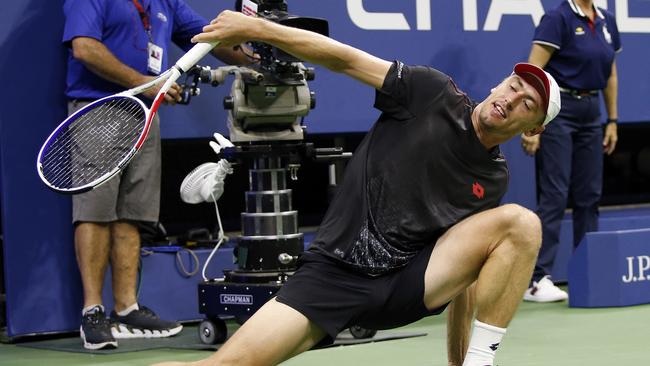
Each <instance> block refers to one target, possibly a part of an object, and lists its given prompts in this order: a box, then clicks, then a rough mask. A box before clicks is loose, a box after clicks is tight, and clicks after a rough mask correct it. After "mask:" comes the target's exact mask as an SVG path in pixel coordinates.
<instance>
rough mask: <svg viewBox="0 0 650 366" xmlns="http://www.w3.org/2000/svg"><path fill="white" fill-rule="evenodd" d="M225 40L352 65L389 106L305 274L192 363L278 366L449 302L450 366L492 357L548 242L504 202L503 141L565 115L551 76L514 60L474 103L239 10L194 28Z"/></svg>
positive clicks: (416, 69) (421, 77)
mask: <svg viewBox="0 0 650 366" xmlns="http://www.w3.org/2000/svg"><path fill="white" fill-rule="evenodd" d="M217 40H218V41H221V42H222V46H232V45H234V44H239V43H242V42H245V41H248V40H257V41H262V42H265V43H268V44H271V45H273V46H276V47H278V48H280V49H282V50H284V51H287V52H288V53H290V54H293V55H294V56H297V57H298V58H300V59H302V60H305V61H307V62H310V63H314V64H318V65H322V66H325V67H326V68H328V69H330V70H332V71H335V72H340V73H343V74H346V75H348V76H350V77H352V78H354V79H357V80H359V81H360V82H362V83H365V84H367V85H369V86H371V87H373V88H375V89H376V99H375V108H377V109H379V110H380V111H381V112H382V113H381V115H380V117H379V119H378V120H377V122H376V123H375V124H374V126H373V127H372V128H371V130H370V131H369V132H368V134H367V135H366V137H365V139H364V140H363V142H362V143H361V144H360V146H359V148H358V149H357V151H356V153H355V154H354V157H353V158H352V160H351V161H350V163H349V165H348V167H347V170H346V176H345V178H344V180H343V182H342V184H341V186H340V188H339V191H338V193H337V196H336V198H335V199H334V201H333V202H332V204H331V206H330V208H329V210H328V212H327V214H326V216H325V218H324V220H323V222H322V224H321V226H320V228H319V231H318V233H317V235H316V237H315V239H314V241H313V242H312V244H311V246H310V248H309V249H308V250H307V251H306V252H305V253H303V254H302V255H301V257H300V259H299V268H298V270H297V271H296V273H295V275H293V276H292V277H291V278H290V279H289V281H288V282H287V283H286V284H285V285H284V286H283V287H282V288H281V289H280V291H279V292H278V294H277V297H275V298H274V299H271V300H270V301H269V302H268V303H267V304H265V305H264V306H263V307H262V308H261V309H260V310H259V311H258V312H257V313H255V314H254V315H253V317H251V318H250V319H249V320H248V321H247V322H246V323H245V324H244V325H243V326H242V327H241V328H240V329H239V330H238V331H237V332H236V333H235V334H234V335H233V336H232V337H231V338H230V339H229V340H228V341H227V342H226V343H225V345H224V346H223V347H221V348H220V349H219V350H218V351H217V352H216V353H215V354H213V355H212V356H211V357H209V358H208V359H205V360H202V361H198V362H195V363H192V364H193V365H221V366H223V365H238V366H242V365H275V364H277V363H280V362H282V361H284V360H286V359H288V358H290V357H292V356H295V355H297V354H299V353H301V352H304V351H306V350H309V349H310V348H312V347H314V346H316V345H318V344H319V343H320V344H322V343H327V342H332V340H333V339H334V338H335V337H336V335H337V334H338V333H339V332H340V331H342V330H343V329H345V328H347V327H350V326H352V325H360V326H362V327H365V328H369V329H388V328H393V327H399V326H402V325H405V324H409V323H411V322H414V321H416V320H418V319H421V318H422V317H426V316H430V315H437V314H440V313H441V312H442V311H443V310H444V309H445V308H446V307H449V308H450V309H449V317H448V319H449V320H448V327H449V331H448V350H449V354H448V358H449V365H465V366H486V365H493V363H494V356H495V351H496V350H497V348H498V347H499V344H500V343H501V340H502V337H503V336H504V334H505V333H506V327H507V326H508V323H509V322H510V320H511V319H512V317H513V315H514V314H515V310H516V309H517V306H518V305H519V303H520V302H521V299H522V296H523V293H524V291H525V290H526V288H527V287H528V282H529V279H530V276H531V273H532V269H533V266H534V264H535V259H536V256H537V252H538V250H539V247H540V242H541V231H540V222H539V219H538V218H537V216H536V215H535V214H534V213H532V212H531V211H529V210H527V209H525V208H523V207H520V206H517V205H513V204H509V205H503V206H499V202H500V200H501V198H502V197H503V195H504V193H505V191H506V187H507V183H508V168H507V165H506V161H505V159H504V157H503V155H502V154H501V152H500V150H499V144H501V143H503V142H505V141H507V140H509V139H510V138H512V137H514V136H518V135H519V134H521V133H524V134H526V135H535V134H539V133H541V132H542V131H543V130H544V126H545V124H546V123H548V121H550V120H551V119H553V117H555V116H556V115H557V113H558V112H559V109H560V99H559V98H560V97H559V89H558V86H557V84H556V83H555V81H554V80H553V78H552V77H551V76H550V75H549V74H547V73H546V72H544V71H543V70H541V69H540V68H538V67H536V66H534V65H531V64H517V65H515V67H514V71H513V73H512V74H511V75H509V76H508V77H506V78H505V79H504V80H503V81H502V82H501V83H500V84H499V85H497V86H496V87H495V88H494V89H492V92H491V94H490V95H489V96H488V97H487V98H486V99H485V100H483V101H482V102H480V103H478V104H477V103H475V102H473V101H471V100H470V99H469V98H468V96H467V95H466V94H464V93H463V92H462V91H460V89H459V88H458V87H457V86H456V85H455V84H454V82H453V81H452V80H451V79H450V77H449V76H447V75H445V74H443V73H442V72H440V71H437V70H435V69H432V68H429V67H422V66H407V65H405V64H403V63H402V62H400V61H394V62H389V61H386V60H382V59H380V58H377V57H374V56H372V55H370V54H368V53H365V52H363V51H361V50H358V49H355V48H353V47H351V46H348V45H345V44H342V43H339V42H337V41H334V40H332V39H330V38H327V37H324V36H321V35H318V34H315V33H312V32H308V31H305V30H300V29H295V28H287V27H284V26H281V25H278V24H276V23H272V22H269V21H266V20H263V19H260V18H253V17H248V16H245V15H242V14H241V13H237V12H231V11H225V12H223V13H221V14H220V15H219V16H218V17H217V18H216V19H214V20H213V21H212V22H211V24H210V25H208V26H206V27H205V28H204V32H203V33H202V34H200V35H197V36H195V37H194V38H193V41H194V42H205V41H217ZM475 311H476V319H475V320H474V322H473V330H472V331H471V337H470V330H471V329H470V328H472V327H471V324H472V322H471V319H473V316H474V313H475ZM468 339H470V340H469V342H468ZM164 365H179V364H176V363H167V364H164Z"/></svg>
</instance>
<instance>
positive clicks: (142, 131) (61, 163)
mask: <svg viewBox="0 0 650 366" xmlns="http://www.w3.org/2000/svg"><path fill="white" fill-rule="evenodd" d="M217 44H218V42H214V43H198V44H197V45H195V46H194V47H192V49H191V50H189V51H188V52H187V53H186V54H185V55H183V57H181V58H180V59H179V60H178V62H176V64H175V65H174V66H172V67H171V68H170V69H168V70H167V71H165V72H163V73H162V74H160V76H158V77H157V78H156V79H154V80H152V81H150V82H148V83H145V84H142V85H140V86H137V87H135V88H133V89H129V90H127V91H124V92H121V93H118V94H114V95H111V96H108V97H104V98H101V99H98V100H96V101H94V102H92V103H90V104H88V105H87V106H85V107H83V108H81V109H80V110H78V111H77V112H75V113H74V114H72V115H70V116H69V117H68V118H66V119H65V120H64V121H63V122H61V124H60V125H59V126H58V127H57V128H56V129H55V130H54V131H53V132H52V133H51V134H50V136H49V137H48V138H47V140H45V142H44V143H43V146H42V147H41V150H40V151H39V153H38V159H37V162H36V170H37V171H38V175H39V176H40V177H41V180H42V181H43V182H44V183H45V184H46V185H47V186H48V187H49V188H51V189H53V190H55V191H57V192H61V193H68V194H77V193H83V192H87V191H89V190H91V189H93V188H96V187H98V186H99V185H101V184H102V183H104V182H106V181H108V180H109V179H111V178H112V177H113V176H115V175H116V174H117V173H119V172H120V171H121V170H122V169H124V168H125V167H126V166H127V164H128V163H129V161H131V159H132V158H133V157H134V156H135V154H136V153H137V152H138V151H139V150H140V148H141V147H142V144H143V143H144V141H145V139H146V138H147V135H148V134H149V128H150V127H151V121H152V120H153V117H154V116H155V114H156V112H157V111H158V107H160V104H161V103H162V101H163V100H164V99H165V93H167V91H168V90H169V88H170V87H171V86H172V85H173V84H174V82H175V81H176V80H177V79H178V78H179V76H181V75H182V74H183V73H184V72H186V71H187V70H189V69H190V68H191V67H192V66H194V65H195V64H196V63H197V62H198V61H199V60H200V59H201V58H202V57H203V56H205V55H206V54H207V53H208V52H210V50H212V49H213V48H214V47H215V46H216V45H217ZM163 82H164V84H163V86H162V87H161V88H160V91H159V92H158V94H157V95H156V97H155V99H154V101H153V104H152V105H151V108H147V106H146V105H145V104H144V103H143V102H142V101H141V100H140V99H138V98H136V97H135V96H136V95H138V94H140V93H142V92H143V91H145V90H147V89H149V88H151V87H153V86H154V85H157V84H159V83H163Z"/></svg>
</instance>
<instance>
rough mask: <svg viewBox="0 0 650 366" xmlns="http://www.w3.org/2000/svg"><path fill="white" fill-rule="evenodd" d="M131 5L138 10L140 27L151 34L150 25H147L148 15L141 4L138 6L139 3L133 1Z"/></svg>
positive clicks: (136, 0) (135, 0)
mask: <svg viewBox="0 0 650 366" xmlns="http://www.w3.org/2000/svg"><path fill="white" fill-rule="evenodd" d="M133 5H135V8H136V9H138V13H139V14H140V19H141V20H142V25H143V26H144V30H146V31H147V33H149V32H151V23H149V14H147V12H146V11H145V10H144V8H143V7H142V4H140V1H138V0H133Z"/></svg>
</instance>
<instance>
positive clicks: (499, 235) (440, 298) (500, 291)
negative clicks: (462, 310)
mask: <svg viewBox="0 0 650 366" xmlns="http://www.w3.org/2000/svg"><path fill="white" fill-rule="evenodd" d="M540 242H541V228H540V222H539V219H538V218H537V216H536V215H535V214H534V213H533V212H531V211H529V210H527V209H525V208H523V207H520V206H517V205H504V206H501V207H497V208H494V209H491V210H487V211H483V212H481V213H478V214H476V215H473V216H471V217H469V218H467V219H465V220H463V221H461V222H460V223H458V224H456V225H454V226H453V227H452V228H451V229H449V230H448V231H447V233H445V235H443V236H442V237H441V238H440V239H439V240H438V242H437V243H436V246H435V247H434V249H433V252H432V254H431V257H430V259H429V264H428V266H427V270H426V273H425V295H424V299H425V304H426V306H427V308H429V309H433V308H435V307H438V306H440V305H443V304H445V303H446V302H448V301H450V300H451V299H453V298H454V297H455V296H456V295H457V294H459V293H460V292H461V291H463V290H464V289H465V288H466V287H468V286H469V285H471V284H472V283H473V282H474V281H476V287H475V294H476V305H477V309H478V315H477V319H479V320H480V321H482V322H485V323H488V324H492V325H494V326H497V327H506V326H507V325H508V323H509V322H510V320H511V319H512V317H513V315H514V313H515V311H516V309H517V306H518V305H519V303H520V302H521V299H522V296H523V293H524V291H525V290H526V288H527V287H528V281H529V279H530V275H531V273H532V270H533V266H534V264H535V259H536V257H537V252H538V250H539V246H540Z"/></svg>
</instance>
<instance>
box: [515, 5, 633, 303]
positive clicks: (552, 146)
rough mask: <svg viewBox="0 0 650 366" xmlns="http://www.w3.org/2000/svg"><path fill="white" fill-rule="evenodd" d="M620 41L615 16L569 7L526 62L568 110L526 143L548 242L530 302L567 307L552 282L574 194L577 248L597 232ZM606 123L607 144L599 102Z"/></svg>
mask: <svg viewBox="0 0 650 366" xmlns="http://www.w3.org/2000/svg"><path fill="white" fill-rule="evenodd" d="M620 51H621V41H620V37H619V33H618V27H617V26H616V20H615V18H614V15H613V14H612V13H610V12H608V11H606V10H604V9H601V8H598V7H596V6H595V5H594V4H593V0H566V1H564V2H563V3H562V4H560V6H558V7H557V8H555V9H553V10H551V11H549V12H548V13H546V14H545V15H544V17H542V20H541V22H540V24H539V26H538V27H537V29H536V30H535V36H534V39H533V46H532V49H531V51H530V56H529V59H528V62H530V63H533V64H535V65H537V66H540V67H543V68H544V69H545V70H546V71H548V72H549V73H550V74H551V75H553V76H554V77H555V80H557V83H558V84H559V86H560V90H561V96H562V110H561V111H560V114H559V115H558V116H557V117H556V118H555V120H554V121H553V123H550V124H549V125H548V126H547V128H546V131H544V133H543V134H542V135H541V137H540V135H537V136H531V137H527V136H522V146H523V148H524V150H525V151H526V153H528V154H530V155H534V154H536V163H537V184H538V189H539V201H538V202H539V203H538V208H537V213H538V215H539V217H540V218H541V220H542V225H543V242H542V248H541V250H540V253H539V257H538V259H537V264H536V266H535V272H534V274H533V278H532V282H531V287H530V288H529V289H528V291H526V294H525V297H524V299H525V300H528V301H536V302H550V301H562V300H565V299H566V298H567V297H568V296H567V293H566V292H564V291H562V290H561V289H559V288H558V287H556V286H555V285H554V284H553V282H552V281H551V279H550V277H549V274H550V272H551V269H552V268H553V261H554V259H555V254H556V252H557V247H558V242H559V234H560V222H561V220H562V218H563V216H564V210H565V208H566V207H567V201H568V197H569V193H570V194H571V197H572V201H573V244H574V247H575V246H577V245H578V243H579V242H580V240H581V239H582V238H583V236H584V235H585V233H586V232H588V231H595V230H597V229H598V205H599V202H600V197H601V191H602V175H603V153H605V154H608V155H609V154H611V153H612V152H613V151H614V148H615V147H616V141H617V131H616V122H617V118H618V111H617V91H618V79H617V76H616V62H615V56H616V53H618V52H620ZM601 92H602V95H603V97H604V99H605V107H606V110H607V119H606V120H607V123H606V126H605V132H604V136H603V129H602V122H603V121H604V118H601V116H600V98H599V95H600V94H601Z"/></svg>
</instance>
